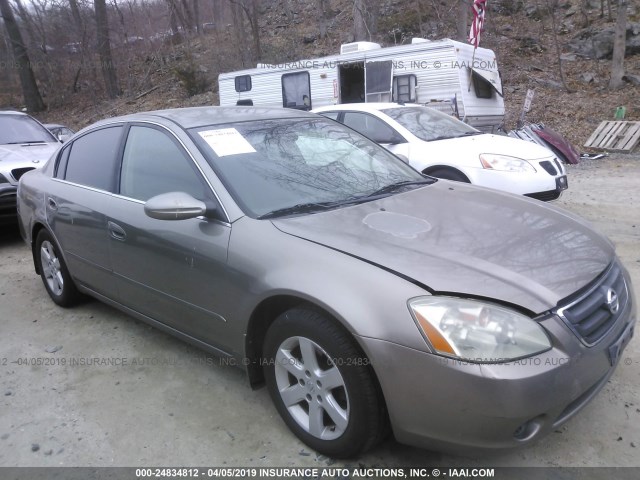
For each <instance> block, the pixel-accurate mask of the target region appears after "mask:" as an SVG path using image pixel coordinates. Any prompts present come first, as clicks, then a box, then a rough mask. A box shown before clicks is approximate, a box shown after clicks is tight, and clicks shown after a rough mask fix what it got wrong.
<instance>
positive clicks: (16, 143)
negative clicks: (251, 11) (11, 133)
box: [5, 140, 45, 145]
mask: <svg viewBox="0 0 640 480" xmlns="http://www.w3.org/2000/svg"><path fill="white" fill-rule="evenodd" d="M34 143H45V141H44V140H27V141H24V142H9V143H5V145H32V144H34Z"/></svg>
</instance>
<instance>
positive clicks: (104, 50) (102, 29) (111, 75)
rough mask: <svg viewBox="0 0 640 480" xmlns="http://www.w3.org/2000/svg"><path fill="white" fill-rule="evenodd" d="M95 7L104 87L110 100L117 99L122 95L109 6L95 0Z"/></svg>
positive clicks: (103, 0) (99, 0) (101, 0)
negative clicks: (114, 52) (110, 30)
mask: <svg viewBox="0 0 640 480" xmlns="http://www.w3.org/2000/svg"><path fill="white" fill-rule="evenodd" d="M93 6H94V8H95V13H96V37H97V41H98V55H99V56H100V66H101V68H102V76H103V77H104V85H105V89H106V91H107V95H108V96H109V98H116V97H117V96H118V95H120V87H118V78H117V76H116V68H115V66H114V65H113V60H112V58H111V42H110V41H109V22H108V20H107V4H106V2H105V0H94V1H93Z"/></svg>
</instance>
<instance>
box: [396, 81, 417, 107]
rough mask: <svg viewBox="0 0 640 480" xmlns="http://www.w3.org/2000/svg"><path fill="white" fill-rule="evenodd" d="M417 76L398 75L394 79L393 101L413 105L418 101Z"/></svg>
mask: <svg viewBox="0 0 640 480" xmlns="http://www.w3.org/2000/svg"><path fill="white" fill-rule="evenodd" d="M416 84H417V80H416V76H415V75H413V74H412V75H397V76H395V77H393V101H394V102H405V103H413V102H415V101H416Z"/></svg>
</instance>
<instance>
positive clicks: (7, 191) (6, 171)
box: [0, 111, 60, 225]
mask: <svg viewBox="0 0 640 480" xmlns="http://www.w3.org/2000/svg"><path fill="white" fill-rule="evenodd" d="M59 146H60V142H59V141H58V140H57V139H56V138H55V137H54V136H53V135H52V134H51V132H49V130H47V129H46V128H44V127H43V126H42V124H41V123H40V122H38V121H37V120H35V119H34V118H32V117H30V116H29V115H27V114H25V113H21V112H13V111H0V225H3V224H5V223H14V222H15V221H16V192H17V190H18V181H19V180H20V177H21V176H22V175H24V174H25V173H26V172H28V171H29V170H34V169H36V168H39V167H42V166H43V165H44V164H45V163H46V161H47V160H49V157H51V155H53V152H55V151H56V150H57V149H58V147H59Z"/></svg>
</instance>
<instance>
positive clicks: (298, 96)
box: [282, 72, 311, 110]
mask: <svg viewBox="0 0 640 480" xmlns="http://www.w3.org/2000/svg"><path fill="white" fill-rule="evenodd" d="M282 106H283V107H285V108H296V109H298V110H311V83H310V79H309V72H297V73H287V74H285V75H282Z"/></svg>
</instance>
